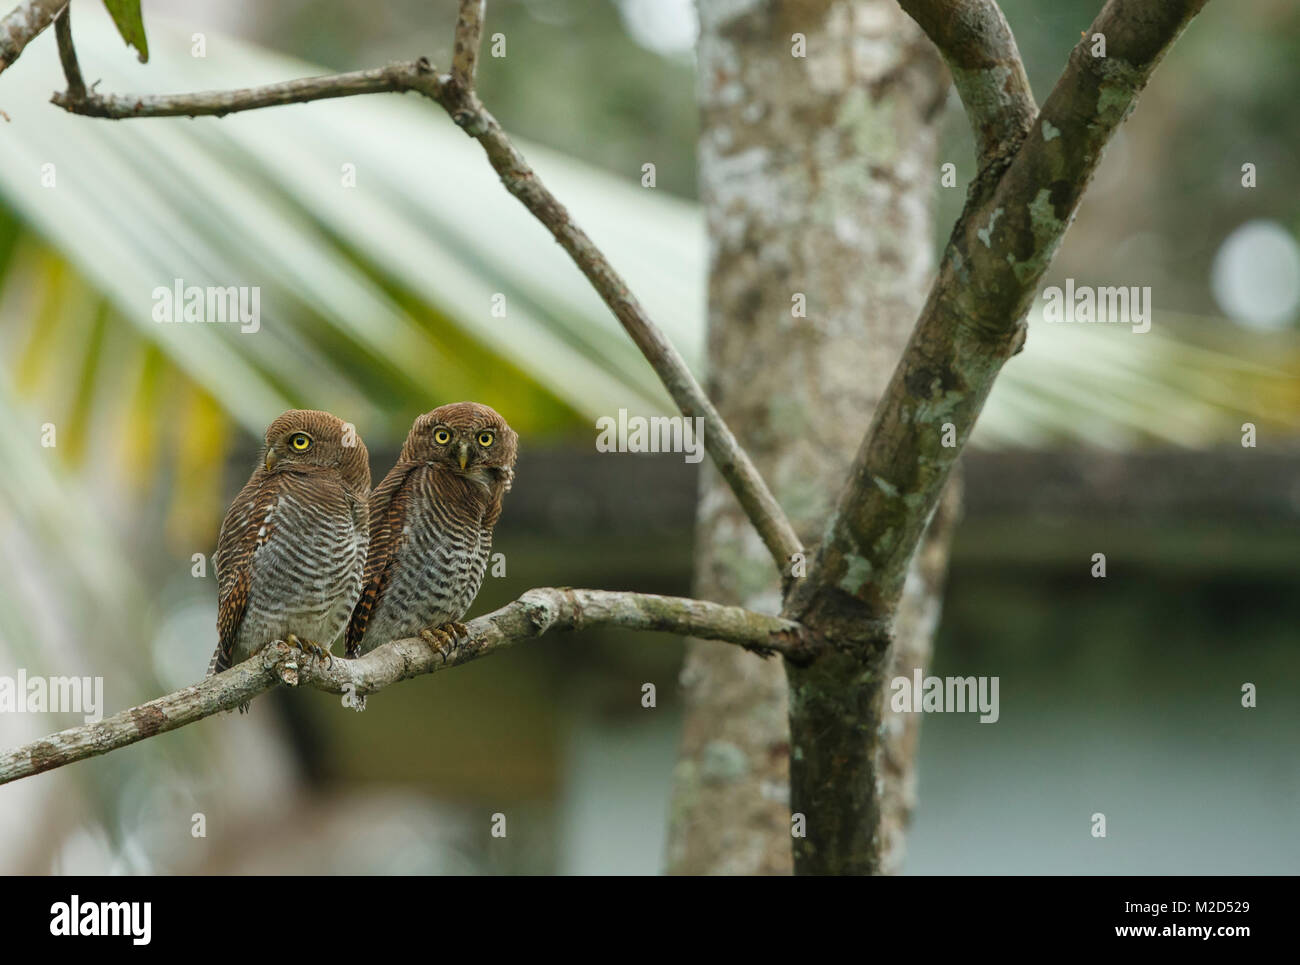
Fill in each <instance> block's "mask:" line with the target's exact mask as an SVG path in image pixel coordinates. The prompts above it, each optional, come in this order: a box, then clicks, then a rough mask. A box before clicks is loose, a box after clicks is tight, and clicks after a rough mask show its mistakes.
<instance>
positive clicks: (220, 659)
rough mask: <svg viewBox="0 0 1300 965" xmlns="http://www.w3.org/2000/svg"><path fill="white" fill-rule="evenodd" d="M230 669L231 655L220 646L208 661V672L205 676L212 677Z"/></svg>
mask: <svg viewBox="0 0 1300 965" xmlns="http://www.w3.org/2000/svg"><path fill="white" fill-rule="evenodd" d="M229 669H230V655H229V654H228V653H226V652H225V651H224V650H223V649H222V648H221V647H220V646H218V647H217V649H216V652H215V653H213V654H212V659H211V660H209V661H208V672H207V674H206V675H205V676H207V677H212V676H215V675H216V674H219V673H221V672H222V671H223V670H229Z"/></svg>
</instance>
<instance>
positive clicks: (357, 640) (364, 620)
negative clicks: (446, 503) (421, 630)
mask: <svg viewBox="0 0 1300 965" xmlns="http://www.w3.org/2000/svg"><path fill="white" fill-rule="evenodd" d="M421 465H422V463H418V462H402V461H399V462H398V463H397V465H395V466H393V468H392V469H390V470H388V475H387V476H385V477H384V479H383V482H381V483H380V484H379V485H378V486H377V487H376V488H375V490H374V491H373V492H371V494H370V548H369V549H368V550H367V551H366V571H365V576H364V577H362V580H361V597H360V599H358V600H357V605H356V607H355V608H354V609H353V611H352V619H351V621H350V622H349V623H348V633H347V651H346V652H347V655H348V658H349V659H351V658H353V657H356V656H358V655H359V654H360V653H361V638H362V637H364V636H365V634H366V626H367V625H368V624H369V623H370V614H371V613H373V612H374V611H375V607H377V606H378V605H379V601H380V600H382V599H383V597H384V590H385V589H386V588H387V585H388V573H389V569H390V568H391V566H392V564H393V560H394V559H395V558H396V554H397V547H398V545H399V544H400V543H401V539H402V529H403V527H404V525H405V522H406V511H407V507H408V506H410V504H411V487H410V486H409V485H408V483H409V482H410V481H411V480H412V478H413V477H412V470H414V469H417V468H419V467H420V466H421Z"/></svg>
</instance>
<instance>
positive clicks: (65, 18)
mask: <svg viewBox="0 0 1300 965" xmlns="http://www.w3.org/2000/svg"><path fill="white" fill-rule="evenodd" d="M54 36H55V38H56V39H57V40H58V42H59V63H60V64H62V65H63V76H64V77H65V78H66V79H67V81H68V96H69V97H75V98H84V97H85V96H86V82H85V81H84V80H82V78H81V65H80V64H78V63H77V51H76V48H75V47H73V46H72V6H71V4H69V5H68V6H66V7H64V8H63V12H62V13H60V14H59V16H58V18H57V19H56V20H55V21H54Z"/></svg>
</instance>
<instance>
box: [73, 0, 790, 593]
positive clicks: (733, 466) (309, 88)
mask: <svg viewBox="0 0 1300 965" xmlns="http://www.w3.org/2000/svg"><path fill="white" fill-rule="evenodd" d="M480 6H481V5H480ZM471 8H475V3H474V2H473V0H467V2H465V3H463V4H462V7H461V22H460V23H458V44H460V43H461V42H462V41H463V42H464V43H465V44H468V41H469V37H470V35H471V34H475V35H477V31H479V30H480V29H481V10H480V11H478V12H477V13H476V11H475V10H474V9H471ZM461 26H463V27H464V30H463V31H461V30H459V28H460V27H461ZM68 44H69V46H71V38H69V40H68ZM465 50H466V51H468V50H469V48H468V47H465ZM476 57H477V45H475V48H474V51H473V53H466V54H465V56H464V57H462V63H461V69H462V71H463V72H464V74H465V76H466V77H469V76H471V74H472V71H473V64H474V60H475V59H476ZM72 59H73V62H75V55H72ZM409 90H413V91H418V92H419V93H421V94H423V95H425V96H426V97H428V98H430V99H431V100H434V101H436V102H437V103H438V104H439V105H441V106H442V108H443V109H444V110H445V111H447V113H448V114H450V115H451V117H452V120H454V121H455V122H456V123H457V124H458V125H459V126H460V127H462V128H463V129H464V130H465V132H466V133H467V134H469V135H470V136H471V137H473V138H474V139H475V140H477V141H478V142H479V143H480V144H481V145H482V146H483V150H484V151H485V152H487V156H488V160H489V161H490V162H491V164H492V167H493V168H494V169H495V170H496V172H497V174H498V175H499V176H500V178H501V181H502V183H503V184H504V185H505V186H506V189H507V190H509V191H510V193H511V194H513V195H514V196H515V197H517V198H518V199H519V200H520V201H522V202H523V204H524V206H525V207H527V208H528V210H529V211H531V212H532V213H533V215H534V216H535V217H536V218H537V219H538V220H539V221H541V222H542V224H544V225H545V226H546V227H547V228H548V229H549V230H550V232H551V234H553V235H554V236H555V239H556V240H557V241H558V242H559V243H560V245H561V247H563V248H564V250H565V251H566V252H568V253H569V256H570V257H571V258H572V259H573V261H574V263H575V264H576V265H577V266H578V268H579V269H580V270H581V271H582V273H583V274H584V275H586V277H587V280H588V281H590V282H591V284H592V286H593V287H594V288H595V289H596V291H597V292H598V293H599V294H600V297H601V298H602V299H603V300H604V302H605V304H606V305H607V306H608V307H609V309H610V311H612V312H613V313H614V315H615V317H616V318H618V320H619V322H621V323H622V325H623V328H624V330H626V331H627V333H628V335H630V336H631V337H632V341H633V342H634V343H635V344H636V346H637V348H639V349H640V350H641V354H642V355H644V356H645V358H646V361H648V362H649V363H650V366H651V367H652V368H653V369H654V370H655V373H656V374H657V375H658V376H659V379H660V381H661V382H662V383H663V385H664V388H665V389H667V390H668V394H669V396H670V397H671V398H672V400H673V401H674V402H675V403H676V405H677V408H678V409H679V410H680V411H681V413H682V415H684V416H686V417H687V418H702V419H703V420H704V432H703V436H704V448H705V451H707V452H708V454H709V457H710V458H711V459H712V460H713V463H714V465H715V466H717V468H718V471H719V472H720V473H721V474H722V476H723V478H724V479H726V480H727V484H728V485H729V486H730V487H731V490H732V492H734V493H735V494H736V498H737V499H738V500H739V502H740V505H741V507H742V508H743V509H744V511H745V514H746V515H747V516H748V517H749V519H750V521H751V522H752V523H753V524H754V528H755V529H756V530H757V531H758V534H759V536H760V537H761V538H762V540H763V543H764V545H766V546H767V548H768V552H769V553H770V554H771V555H772V559H773V562H775V564H776V567H777V569H778V570H779V571H780V572H781V574H782V576H783V578H785V579H788V578H789V573H790V562H791V559H792V558H793V557H794V555H795V554H797V553H800V552H802V544H801V543H800V540H799V537H798V535H797V534H796V533H795V531H794V527H793V526H791V525H790V520H789V519H788V518H787V517H786V515H785V512H784V511H783V510H782V509H781V506H780V504H779V503H778V502H777V501H776V497H775V496H773V495H772V491H771V490H770V489H769V488H768V486H767V483H766V482H765V481H764V480H763V477H762V476H761V475H760V474H759V472H758V469H757V468H756V467H755V466H754V463H753V461H752V460H751V459H750V458H749V454H748V453H747V452H745V450H744V449H743V448H741V446H740V443H739V442H737V440H736V437H735V436H734V435H733V434H732V432H731V429H730V428H729V427H728V426H727V424H726V422H725V421H724V420H723V418H722V416H721V415H720V414H719V413H718V410H717V409H716V408H714V406H713V403H712V402H710V401H709V397H708V396H707V395H706V394H705V392H704V390H703V389H702V388H701V387H700V384H699V382H697V381H696V379H695V376H694V375H692V374H691V370H690V368H689V367H688V366H687V365H686V361H685V359H683V358H682V357H681V355H680V354H679V353H678V351H677V349H676V348H674V347H673V345H672V343H671V342H670V341H669V340H668V338H667V336H665V335H664V333H663V331H662V330H661V329H660V328H659V327H658V326H657V325H655V323H654V322H653V321H652V320H651V319H650V317H649V315H647V314H646V311H645V309H644V308H642V307H641V303H640V302H639V301H637V299H636V296H635V295H633V294H632V292H631V291H630V290H629V289H628V287H627V283H626V282H624V281H623V279H622V277H620V276H619V274H618V273H617V272H616V271H615V270H614V268H613V266H612V265H610V263H609V261H608V259H606V258H605V255H604V253H603V252H601V250H600V249H599V248H598V247H596V245H595V243H594V242H592V240H591V238H589V237H588V236H587V234H586V232H584V231H583V230H582V229H581V228H579V227H578V226H577V224H575V223H574V221H573V219H572V217H571V216H570V215H569V212H568V210H567V209H566V208H565V207H564V205H562V204H561V203H560V202H559V200H558V199H557V198H556V197H555V195H553V194H552V193H551V192H550V190H549V189H548V188H547V187H546V185H544V184H543V183H542V181H541V179H540V178H538V176H537V174H536V172H535V171H533V169H532V168H531V167H530V166H529V165H528V162H527V161H525V160H524V156H523V155H522V154H520V153H519V150H518V149H517V148H516V147H515V146H514V144H513V143H511V141H510V139H509V138H508V137H507V136H506V133H505V131H504V130H502V128H501V125H500V124H499V123H498V122H497V120H496V118H494V117H493V116H492V115H491V114H490V113H489V112H488V111H487V109H486V108H485V107H484V106H483V104H482V103H481V102H480V101H479V99H478V96H477V95H476V94H475V93H474V90H473V87H472V86H469V87H467V86H464V85H463V84H459V83H456V82H455V81H454V79H453V78H452V77H451V76H449V75H438V74H437V73H436V72H435V71H434V69H433V67H432V66H431V65H430V64H429V62H428V61H427V60H425V59H424V58H421V59H419V60H417V61H413V62H411V63H398V64H391V65H389V66H388V67H384V68H380V69H377V70H365V71H356V72H353V73H350V74H338V75H335V76H331V77H313V78H308V79H306V80H297V81H289V82H286V83H282V84H271V85H269V86H265V87H253V88H246V89H244V90H232V91H208V92H202V93H196V94H173V95H163V96H121V95H117V96H113V95H103V94H97V93H96V92H94V91H86V92H85V93H84V94H83V96H81V97H79V98H77V97H74V96H73V95H72V91H71V78H69V90H68V91H67V92H64V93H56V94H55V95H54V96H53V97H52V98H51V100H52V101H53V102H54V103H55V104H57V105H58V106H60V107H62V108H64V109H65V110H67V111H70V112H72V113H74V114H85V115H87V116H91V117H106V118H111V119H115V120H121V119H127V118H132V117H176V116H189V117H196V116H199V115H217V116H221V115H224V114H230V113H234V112H236V111H245V110H254V109H256V108H261V107H274V106H278V105H282V104H299V103H305V102H307V101H313V100H320V99H322V98H328V97H346V96H349V95H351V94H375V93H381V92H389V91H399V92H400V91H409Z"/></svg>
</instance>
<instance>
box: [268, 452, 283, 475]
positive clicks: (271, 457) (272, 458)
mask: <svg viewBox="0 0 1300 965" xmlns="http://www.w3.org/2000/svg"><path fill="white" fill-rule="evenodd" d="M279 460H280V457H279V456H277V455H276V454H275V446H268V447H267V449H266V471H267V472H270V471H271V470H272V469H274V468H275V464H276V463H277V462H278V461H279Z"/></svg>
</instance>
